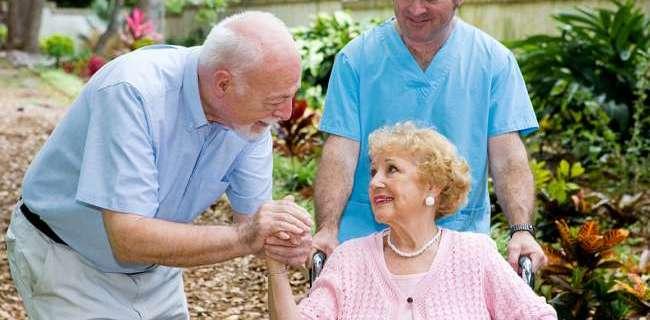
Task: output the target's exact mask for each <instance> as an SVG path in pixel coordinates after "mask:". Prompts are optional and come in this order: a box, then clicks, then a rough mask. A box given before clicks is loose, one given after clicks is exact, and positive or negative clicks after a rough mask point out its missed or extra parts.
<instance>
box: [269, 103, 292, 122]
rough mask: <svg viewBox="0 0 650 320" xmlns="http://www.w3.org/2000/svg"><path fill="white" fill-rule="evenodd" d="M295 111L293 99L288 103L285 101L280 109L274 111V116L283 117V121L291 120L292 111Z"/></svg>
mask: <svg viewBox="0 0 650 320" xmlns="http://www.w3.org/2000/svg"><path fill="white" fill-rule="evenodd" d="M292 111H293V104H292V103H291V100H289V101H288V102H286V103H283V104H282V106H280V107H279V108H278V109H276V110H275V111H274V112H273V116H274V117H276V118H278V119H281V120H283V121H286V120H289V118H291V112H292Z"/></svg>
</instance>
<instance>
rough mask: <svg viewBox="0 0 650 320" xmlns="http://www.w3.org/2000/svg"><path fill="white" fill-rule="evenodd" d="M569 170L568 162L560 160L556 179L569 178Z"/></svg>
mask: <svg viewBox="0 0 650 320" xmlns="http://www.w3.org/2000/svg"><path fill="white" fill-rule="evenodd" d="M569 169H570V167H569V162H567V161H566V160H564V159H562V161H560V165H559V166H558V168H557V175H558V178H566V177H569Z"/></svg>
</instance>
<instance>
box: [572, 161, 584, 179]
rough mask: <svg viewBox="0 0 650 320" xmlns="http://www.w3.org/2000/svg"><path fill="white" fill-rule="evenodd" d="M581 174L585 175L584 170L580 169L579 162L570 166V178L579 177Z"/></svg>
mask: <svg viewBox="0 0 650 320" xmlns="http://www.w3.org/2000/svg"><path fill="white" fill-rule="evenodd" d="M583 173H585V168H583V167H582V165H581V164H580V162H574V163H573V165H571V178H575V177H579V176H581V175H582V174H583Z"/></svg>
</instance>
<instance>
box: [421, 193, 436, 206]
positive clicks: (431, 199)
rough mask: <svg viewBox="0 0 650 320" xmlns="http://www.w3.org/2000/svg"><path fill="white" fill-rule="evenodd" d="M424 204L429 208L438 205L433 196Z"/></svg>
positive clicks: (427, 198)
mask: <svg viewBox="0 0 650 320" xmlns="http://www.w3.org/2000/svg"><path fill="white" fill-rule="evenodd" d="M424 204H425V205H426V206H427V207H433V205H434V204H436V199H435V198H434V197H433V195H429V196H427V197H426V198H424Z"/></svg>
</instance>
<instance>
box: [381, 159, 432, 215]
mask: <svg viewBox="0 0 650 320" xmlns="http://www.w3.org/2000/svg"><path fill="white" fill-rule="evenodd" d="M370 175H371V179H370V186H369V190H368V194H369V195H370V205H371V207H372V211H373V213H374V214H375V219H377V221H379V222H381V223H385V224H389V225H390V224H391V223H392V222H398V223H399V221H400V220H401V219H407V218H408V217H409V216H413V214H416V213H418V212H422V211H424V210H426V207H425V206H424V198H425V197H426V196H427V195H428V193H429V191H428V190H427V188H426V187H425V186H423V185H422V184H421V182H420V177H419V175H418V172H417V166H416V165H415V161H414V160H413V159H412V158H411V157H410V156H408V155H404V154H400V153H392V154H377V155H373V159H372V164H371V167H370Z"/></svg>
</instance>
